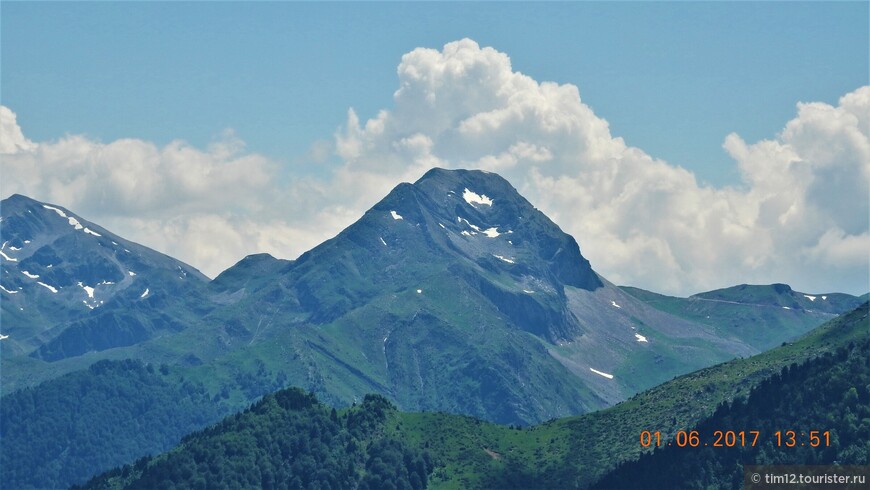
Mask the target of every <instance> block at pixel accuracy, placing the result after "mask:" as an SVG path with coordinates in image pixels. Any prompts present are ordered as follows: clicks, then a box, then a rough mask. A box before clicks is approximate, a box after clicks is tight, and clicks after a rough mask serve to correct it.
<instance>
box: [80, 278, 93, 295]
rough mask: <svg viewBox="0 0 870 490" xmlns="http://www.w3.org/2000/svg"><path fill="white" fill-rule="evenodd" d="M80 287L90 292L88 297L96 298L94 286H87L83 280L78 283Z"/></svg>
mask: <svg viewBox="0 0 870 490" xmlns="http://www.w3.org/2000/svg"><path fill="white" fill-rule="evenodd" d="M78 285H79V287H80V288H82V289H84V290H85V292H86V293H88V298H91V299H93V298H94V288H92V287H90V286H85V285H84V284H83V283H82V282H81V281H79V283H78Z"/></svg>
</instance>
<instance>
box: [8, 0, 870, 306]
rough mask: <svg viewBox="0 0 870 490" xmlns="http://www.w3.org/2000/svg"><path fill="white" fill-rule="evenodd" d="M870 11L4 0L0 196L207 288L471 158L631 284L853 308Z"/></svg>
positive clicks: (863, 232) (865, 218)
mask: <svg viewBox="0 0 870 490" xmlns="http://www.w3.org/2000/svg"><path fill="white" fill-rule="evenodd" d="M868 16H870V4H868V3H867V2H839V3H835V2H815V3H813V2H802V3H798V2H764V3H750V2H673V3H670V2H595V3H593V2H583V3H579V2H559V3H541V2H534V3H520V2H514V3H493V2H479V3H465V2H452V3H446V2H437V3H368V2H354V3H284V2H275V3H258V2H219V3H218V2H194V3H177V2H151V3H128V2H124V3H105V2H93V3H79V2H62V3H43V2H27V3H19V2H7V1H4V2H2V4H0V154H2V158H0V163H2V176H3V178H2V179H0V197H6V196H8V195H9V194H11V193H13V192H18V193H22V194H26V195H29V196H31V197H33V198H36V199H39V200H42V201H45V202H51V203H54V204H59V205H62V206H65V207H67V208H69V209H70V210H72V211H74V212H77V213H78V214H80V215H81V216H82V217H84V218H85V219H90V220H92V221H94V222H96V223H98V224H101V225H103V226H105V227H107V228H108V229H111V230H113V231H115V232H116V233H118V234H120V235H122V236H124V237H126V238H129V239H131V240H134V241H138V242H140V243H143V244H145V245H147V246H150V247H152V248H155V249H157V250H160V251H162V252H165V253H168V254H170V255H172V256H175V257H177V258H180V259H181V260H184V261H186V262H188V263H190V264H192V265H194V266H196V267H198V268H200V269H201V270H202V271H203V272H205V273H206V274H207V275H209V276H212V277H213V276H215V275H217V274H218V273H220V272H221V271H222V270H224V269H225V268H227V267H229V266H231V265H232V264H233V263H235V262H236V261H238V260H239V259H241V258H242V257H244V256H245V255H247V254H252V253H259V252H268V253H271V254H273V255H275V256H277V257H281V258H290V259H292V258H295V257H297V256H298V255H299V254H301V253H303V252H304V251H306V250H308V249H310V248H311V247H313V246H315V245H317V244H319V243H321V242H322V241H323V240H325V239H327V238H330V237H332V236H334V235H335V234H336V233H338V232H339V231H340V230H341V229H343V228H344V227H346V226H347V225H349V224H350V223H352V222H353V221H354V220H356V219H358V218H359V216H361V215H362V213H363V212H365V210H367V209H369V208H370V207H371V206H372V205H373V204H374V203H376V202H377V201H378V200H379V199H381V198H382V197H383V196H384V195H385V194H386V193H387V192H389V190H390V189H391V188H392V187H393V186H395V185H396V184H398V183H399V182H402V181H414V180H416V179H417V178H418V177H419V176H420V175H422V173H423V172H425V170H427V169H428V168H431V167H432V166H442V167H447V168H459V167H463V168H480V169H485V170H490V171H495V172H498V173H500V174H501V175H503V176H504V177H506V178H507V179H508V180H509V181H511V182H512V183H513V184H514V186H516V187H517V188H518V190H520V192H522V193H523V195H525V196H526V197H527V198H528V199H529V200H530V201H531V202H532V203H533V204H534V205H535V206H537V207H539V208H540V209H541V210H543V211H544V212H545V213H546V214H547V215H548V216H550V217H551V218H552V219H553V220H554V221H555V222H556V223H557V224H558V225H559V226H561V227H562V228H563V229H564V230H565V231H567V232H569V233H571V234H572V235H573V236H575V238H577V240H578V242H579V244H580V247H581V251H582V253H583V254H584V256H585V257H587V258H588V259H589V260H590V262H591V263H592V265H593V267H594V268H595V269H596V270H597V271H598V272H600V273H602V275H604V276H605V277H606V278H608V279H609V280H611V281H613V282H615V283H618V284H628V285H633V286H638V287H643V288H646V289H651V290H655V291H659V292H664V293H670V294H678V295H688V294H692V293H696V292H699V291H704V290H710V289H715V288H718V287H726V286H730V285H734V284H739V283H760V284H769V283H773V282H784V283H788V284H791V285H792V286H793V287H794V288H795V289H797V290H799V291H804V292H809V293H819V292H833V291H844V292H851V293H855V294H862V293H864V292H867V290H868V289H870V256H868V253H867V250H870V209H868V208H870V189H868V187H870V86H868V73H870V66H868V65H870V61H868V60H870V54H868V49H870V48H868V46H870V34H868V32H870V28H868V20H867V19H868ZM578 94H579V96H578ZM495 199H497V196H496V197H495Z"/></svg>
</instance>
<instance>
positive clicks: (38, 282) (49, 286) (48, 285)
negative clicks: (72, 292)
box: [36, 281, 57, 293]
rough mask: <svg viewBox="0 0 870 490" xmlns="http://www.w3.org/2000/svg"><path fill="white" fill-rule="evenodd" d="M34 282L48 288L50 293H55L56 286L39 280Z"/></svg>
mask: <svg viewBox="0 0 870 490" xmlns="http://www.w3.org/2000/svg"><path fill="white" fill-rule="evenodd" d="M36 284H39V285H40V286H42V287H44V288H46V289H48V290H49V291H51V292H52V293H57V288H56V287H54V286H52V285H50V284H46V283H44V282H41V281H37V282H36Z"/></svg>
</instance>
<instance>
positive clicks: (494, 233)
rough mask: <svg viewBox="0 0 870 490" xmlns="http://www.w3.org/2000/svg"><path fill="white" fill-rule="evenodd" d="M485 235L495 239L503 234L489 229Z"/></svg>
mask: <svg viewBox="0 0 870 490" xmlns="http://www.w3.org/2000/svg"><path fill="white" fill-rule="evenodd" d="M483 234H484V235H486V236H488V237H489V238H495V237H497V236H499V235H501V233H499V232H498V231H496V229H495V228H488V229H486V230H483Z"/></svg>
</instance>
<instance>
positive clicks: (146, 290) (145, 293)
mask: <svg viewBox="0 0 870 490" xmlns="http://www.w3.org/2000/svg"><path fill="white" fill-rule="evenodd" d="M145 296H148V288H145V292H144V293H142V295H141V296H139V297H140V298H144V297H145Z"/></svg>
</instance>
